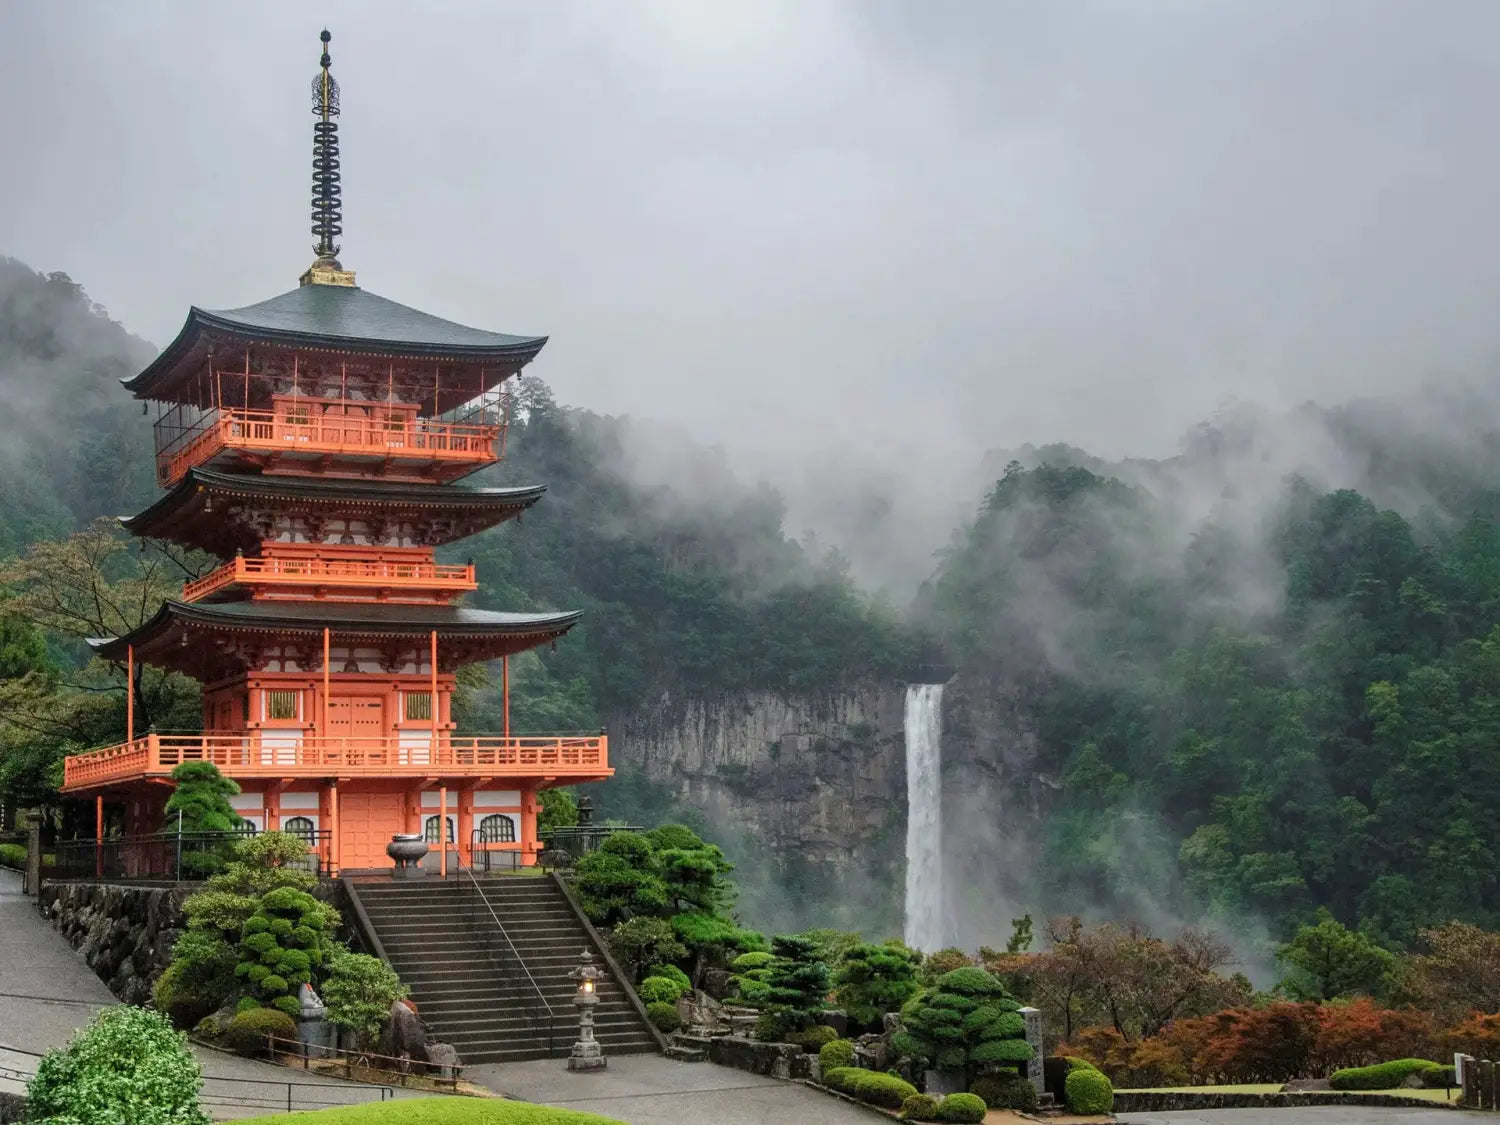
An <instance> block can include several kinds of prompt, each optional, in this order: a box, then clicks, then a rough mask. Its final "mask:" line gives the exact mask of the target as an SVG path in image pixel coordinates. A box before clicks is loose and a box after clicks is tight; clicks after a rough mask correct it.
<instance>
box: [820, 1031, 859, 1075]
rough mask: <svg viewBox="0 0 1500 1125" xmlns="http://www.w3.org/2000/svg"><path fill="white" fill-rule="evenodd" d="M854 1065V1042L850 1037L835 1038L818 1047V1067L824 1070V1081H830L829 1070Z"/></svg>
mask: <svg viewBox="0 0 1500 1125" xmlns="http://www.w3.org/2000/svg"><path fill="white" fill-rule="evenodd" d="M853 1065H854V1043H853V1042H852V1041H851V1040H848V1039H835V1040H833V1041H832V1042H831V1043H824V1044H823V1045H822V1046H821V1047H819V1048H818V1069H819V1070H821V1071H822V1072H823V1081H824V1082H825V1083H826V1082H827V1081H828V1072H829V1071H830V1070H837V1069H838V1068H839V1067H844V1066H853Z"/></svg>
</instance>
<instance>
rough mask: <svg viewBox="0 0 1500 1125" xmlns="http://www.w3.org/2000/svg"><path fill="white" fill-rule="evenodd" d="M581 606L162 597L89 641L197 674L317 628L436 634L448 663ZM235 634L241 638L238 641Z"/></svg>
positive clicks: (119, 656) (248, 658)
mask: <svg viewBox="0 0 1500 1125" xmlns="http://www.w3.org/2000/svg"><path fill="white" fill-rule="evenodd" d="M581 616H582V614H581V613H579V612H577V611H576V610H574V611H565V612H553V613H499V612H495V611H492V610H484V609H469V608H467V607H465V606H453V605H407V604H396V603H388V602H328V601H297V602H293V601H245V602H179V601H167V602H164V603H163V604H162V607H161V609H159V610H157V612H156V614H155V615H154V616H153V617H152V618H151V619H150V620H149V621H147V622H146V623H145V624H143V625H141V626H140V627H139V628H136V629H133V630H131V631H130V632H129V633H127V634H125V635H124V636H121V637H107V638H98V639H91V640H90V641H89V645H90V646H91V647H92V648H93V650H94V651H95V652H96V653H98V654H99V655H100V656H102V657H104V658H105V659H108V660H124V659H125V657H126V649H127V647H129V646H133V647H134V649H135V655H136V658H137V659H139V660H144V661H146V662H148V663H151V664H157V665H161V666H163V667H168V668H175V669H176V670H178V671H182V672H185V673H187V674H188V675H191V676H195V677H197V678H200V679H202V678H206V677H205V674H207V677H213V676H215V675H222V674H227V673H229V672H231V671H235V670H239V669H241V668H243V667H246V666H254V665H255V664H256V663H257V662H258V658H257V657H256V656H255V655H253V653H254V651H255V649H256V648H257V647H264V646H266V645H269V644H275V643H277V642H278V641H285V640H294V641H295V640H301V641H302V642H303V643H302V647H303V648H304V650H306V651H309V652H311V651H313V648H314V647H315V646H309V645H308V644H307V639H308V638H313V637H318V638H321V636H322V633H323V630H324V629H327V630H329V632H330V634H331V635H332V636H334V637H337V638H338V639H339V640H340V642H348V641H351V640H357V641H363V642H366V643H367V644H370V645H372V646H379V645H381V644H383V643H388V642H390V641H397V642H400V641H403V640H405V641H416V642H418V643H417V646H416V647H417V648H419V649H422V648H425V645H426V642H427V639H428V638H429V637H430V636H431V635H432V633H434V632H436V633H437V635H438V651H439V662H440V663H445V664H447V665H449V666H456V665H458V664H467V663H473V662H475V661H478V660H490V659H494V658H496V657H500V656H505V655H508V654H510V653H515V652H523V651H525V650H526V649H529V648H534V647H536V646H537V645H540V644H545V643H546V642H548V641H551V640H555V639H556V638H558V637H560V636H562V635H563V634H564V633H566V632H567V631H568V630H569V629H571V628H572V627H573V626H574V625H575V624H577V622H578V620H579V618H580V617H581ZM236 637H238V638H239V639H240V640H242V641H244V642H246V643H244V644H242V645H240V646H239V647H237V648H236V647H235V646H234V645H233V644H232V643H229V642H233V641H234V640H235V639H236Z"/></svg>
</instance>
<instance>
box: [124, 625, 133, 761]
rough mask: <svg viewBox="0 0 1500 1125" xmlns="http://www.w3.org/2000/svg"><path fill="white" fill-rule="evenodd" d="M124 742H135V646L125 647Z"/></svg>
mask: <svg viewBox="0 0 1500 1125" xmlns="http://www.w3.org/2000/svg"><path fill="white" fill-rule="evenodd" d="M125 741H126V742H134V741H135V645H126V646H125Z"/></svg>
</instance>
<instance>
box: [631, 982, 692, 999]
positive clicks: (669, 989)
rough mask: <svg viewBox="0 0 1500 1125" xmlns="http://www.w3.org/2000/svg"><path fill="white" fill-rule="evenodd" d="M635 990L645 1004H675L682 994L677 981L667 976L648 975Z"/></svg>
mask: <svg viewBox="0 0 1500 1125" xmlns="http://www.w3.org/2000/svg"><path fill="white" fill-rule="evenodd" d="M635 992H636V995H637V996H639V997H640V998H641V1003H643V1004H675V1003H677V998H678V997H679V996H681V995H682V989H681V988H679V987H678V986H677V982H676V981H674V980H668V979H667V978H666V977H647V978H646V979H645V980H643V981H641V983H640V984H639V985H637V986H636V990H635Z"/></svg>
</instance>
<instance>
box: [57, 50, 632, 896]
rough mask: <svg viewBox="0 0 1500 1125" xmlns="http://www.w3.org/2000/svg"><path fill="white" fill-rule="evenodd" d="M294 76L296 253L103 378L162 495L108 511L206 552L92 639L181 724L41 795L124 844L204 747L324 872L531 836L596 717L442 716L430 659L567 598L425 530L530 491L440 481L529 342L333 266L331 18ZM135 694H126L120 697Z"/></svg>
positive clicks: (500, 443)
mask: <svg viewBox="0 0 1500 1125" xmlns="http://www.w3.org/2000/svg"><path fill="white" fill-rule="evenodd" d="M322 39H323V54H322V58H321V60H320V69H319V72H318V75H317V77H316V78H315V79H314V81H313V112H314V113H315V114H316V115H317V121H316V124H315V125H314V174H313V233H314V234H315V235H317V237H318V243H317V247H316V249H317V258H316V260H315V261H314V262H313V264H312V265H311V266H310V267H309V268H308V269H307V271H306V272H305V273H304V274H303V275H302V277H301V283H300V285H299V286H298V287H297V288H296V289H293V290H292V291H290V292H288V293H283V294H282V295H280V296H279V297H273V298H271V299H270V300H268V301H262V302H260V303H259V304H254V305H248V306H246V307H244V308H239V309H231V310H228V311H220V312H208V311H205V310H202V309H198V308H193V309H192V310H191V311H190V313H189V314H188V318H187V323H186V324H185V325H184V326H183V328H182V330H181V332H179V333H178V335H177V338H176V339H175V340H173V341H172V343H171V344H170V345H168V346H167V348H166V349H165V350H164V351H163V352H162V353H161V355H160V356H158V357H157V358H156V360H155V361H154V362H152V363H151V365H150V366H148V367H147V368H146V369H145V370H144V371H142V372H141V373H140V374H139V375H137V376H135V377H134V378H132V379H129V380H126V381H125V386H126V388H127V389H128V390H130V391H131V392H132V393H133V394H134V395H135V396H136V397H137V398H140V399H144V400H148V401H150V402H154V403H156V404H157V405H158V417H157V421H156V426H155V432H156V469H157V479H158V482H159V483H160V484H161V485H162V486H163V487H164V488H165V489H166V492H165V494H164V495H163V496H162V497H161V498H160V499H158V500H157V501H156V503H154V504H152V505H151V506H150V507H149V508H147V509H146V510H145V511H143V512H141V513H140V514H138V515H136V516H133V517H130V518H128V519H126V520H124V525H125V527H126V528H127V529H128V530H129V531H131V532H132V533H134V534H136V535H141V536H151V537H157V538H162V539H167V540H171V541H173V542H176V543H180V544H182V545H184V546H188V547H194V548H200V549H202V550H204V551H208V552H210V553H212V554H214V555H217V556H218V557H219V558H220V559H221V560H222V565H221V566H219V567H218V568H217V569H214V570H213V571H211V572H210V573H209V574H207V575H206V576H204V577H202V578H200V579H198V580H196V581H193V582H189V583H188V584H187V585H186V586H185V587H184V589H183V591H182V596H181V598H180V599H176V600H171V601H168V602H166V603H165V604H164V605H163V606H162V607H161V610H160V612H158V613H157V614H156V615H155V616H154V617H153V618H152V619H151V620H149V621H147V622H146V623H145V624H143V625H142V626H141V627H140V628H138V629H135V630H133V631H132V632H130V633H128V634H127V635H125V636H121V637H115V638H108V639H101V640H99V641H96V642H93V643H94V647H95V648H96V650H97V651H98V653H99V654H100V655H101V656H104V657H105V658H108V659H111V660H115V661H118V662H120V663H121V664H124V665H125V666H126V667H127V670H128V674H132V682H133V669H134V666H135V665H136V663H137V662H146V663H150V664H153V665H157V666H160V667H164V668H169V669H174V670H176V671H179V672H183V673H186V674H187V675H190V676H193V677H195V678H197V679H199V680H201V681H202V683H203V732H202V733H201V734H192V735H175V734H165V733H157V732H154V731H152V732H146V733H142V732H139V731H137V730H135V729H134V711H133V704H132V708H131V712H130V718H129V719H128V720H127V724H128V726H129V728H130V729H129V730H128V731H127V739H126V741H125V742H124V743H122V744H120V745H118V746H111V747H108V748H105V749H101V750H94V751H91V752H88V753H83V754H77V755H74V756H71V757H69V758H68V759H67V761H66V764H65V775H64V783H63V791H64V792H65V793H67V794H68V795H70V796H74V797H85V796H93V797H95V799H96V802H97V807H98V814H99V823H100V825H101V826H102V824H103V820H104V816H103V811H104V806H105V803H106V802H110V803H112V804H117V805H120V806H123V817H122V820H123V826H124V832H125V834H126V835H127V836H133V835H139V834H144V833H149V832H154V831H158V830H161V829H163V828H165V827H168V826H167V825H165V824H164V805H165V802H166V799H167V796H168V795H169V794H170V791H171V783H170V781H168V780H167V779H168V776H169V775H170V773H171V772H172V770H173V769H174V768H175V767H176V766H177V765H178V764H180V763H182V762H192V761H207V762H212V763H214V764H215V765H216V766H218V767H219V769H220V770H222V771H223V773H225V774H226V775H227V776H229V777H232V778H234V779H235V780H236V781H237V782H238V783H239V785H240V786H241V789H242V792H241V794H240V795H239V796H238V797H236V798H234V804H235V807H236V809H237V811H238V812H239V813H240V815H241V816H242V817H244V818H245V819H246V820H247V821H248V822H249V823H250V824H252V825H254V826H256V827H257V828H262V829H264V828H279V829H282V830H286V831H292V832H297V833H301V834H303V835H304V836H306V838H308V839H309V840H310V841H312V842H314V843H315V845H316V847H317V848H318V850H319V852H320V853H321V859H322V861H323V863H324V864H325V865H326V867H327V868H328V869H330V870H334V871H345V872H349V871H362V870H380V869H389V868H390V866H391V860H390V859H389V858H388V857H387V855H386V845H387V843H388V842H389V841H390V840H391V837H392V836H393V835H395V834H398V833H423V834H425V836H426V838H427V839H428V840H429V841H430V842H432V843H433V844H434V845H435V846H434V851H435V853H437V854H438V855H439V856H440V857H441V863H442V864H444V865H446V862H447V858H448V851H447V849H446V848H439V847H437V846H436V845H437V844H438V843H439V841H442V840H444V839H446V841H447V843H448V845H449V846H450V847H453V848H456V850H457V851H458V853H459V855H460V856H462V857H463V858H465V859H470V858H472V857H471V855H470V852H471V849H475V848H479V849H483V850H485V851H500V852H507V851H508V852H514V853H517V854H516V855H515V856H514V857H511V858H513V859H514V860H515V861H516V862H519V863H522V864H530V863H533V862H534V861H535V858H536V852H537V833H536V817H537V809H538V793H539V792H540V791H541V790H543V789H546V788H548V787H551V786H557V785H570V784H574V783H577V782H580V781H592V780H599V779H602V778H605V777H608V776H609V775H610V774H611V773H612V772H613V771H611V770H610V769H609V768H608V759H607V746H606V740H605V738H604V736H603V735H602V734H600V735H579V736H563V737H557V736H548V737H525V736H520V737H518V736H513V735H512V734H511V732H510V729H509V725H510V719H509V715H510V707H509V691H508V684H509V679H508V675H507V677H506V680H505V683H506V689H505V695H506V698H505V704H504V714H505V720H504V723H505V729H504V730H503V731H502V732H500V733H499V734H497V735H461V734H459V733H457V732H456V731H455V730H454V724H453V722H452V718H451V701H452V695H453V688H454V673H455V671H456V670H457V669H458V668H459V667H461V666H463V665H465V664H470V663H474V662H478V661H488V660H495V659H501V660H505V659H506V658H508V657H509V656H510V655H512V654H515V653H518V652H522V651H524V650H526V649H530V648H534V647H536V646H538V645H541V644H545V643H547V642H549V641H553V640H555V639H556V638H558V637H560V636H562V635H563V634H564V633H566V632H567V631H568V630H569V629H570V628H571V627H572V626H573V625H574V623H575V622H576V621H577V619H578V614H576V613H496V612H488V611H482V610H477V609H469V608H465V607H464V606H462V605H460V604H459V601H460V599H461V598H462V596H463V595H464V594H465V593H466V592H468V591H471V590H474V589H475V588H476V583H475V578H474V568H473V566H472V565H446V564H442V563H439V562H437V561H436V560H435V557H434V548H437V547H441V546H443V545H445V544H448V543H452V542H454V541H455V540H458V539H461V538H463V537H465V536H468V535H472V534H474V533H475V532H478V531H481V530H483V529H485V528H487V527H492V526H494V525H496V524H499V523H501V522H503V521H505V520H507V519H509V518H511V517H512V516H517V515H519V514H520V513H521V512H523V511H524V510H525V509H526V508H528V507H530V506H531V505H533V504H535V503H536V502H537V501H538V500H539V499H540V498H541V495H542V492H543V489H542V488H541V487H524V488H475V487H468V486H465V485H462V484H455V483H453V482H454V481H456V480H458V479H459V478H462V477H464V476H466V475H468V474H470V473H473V472H475V471H476V470H479V469H482V468H484V467H485V466H487V465H492V464H494V463H496V462H497V461H498V460H499V459H500V458H501V457H502V456H503V454H504V448H505V431H506V422H507V417H506V411H505V402H506V398H505V396H504V394H503V392H502V388H503V386H504V384H505V381H506V380H507V379H510V378H511V377H512V376H514V375H516V374H517V373H518V372H519V371H520V370H521V368H523V367H524V366H525V365H526V364H527V363H529V362H530V361H531V360H532V359H534V358H535V357H536V355H537V353H538V352H539V351H541V348H542V345H543V344H545V343H546V338H545V337H541V336H511V335H505V334H502V333H498V332H487V331H481V330H479V329H475V328H468V327H465V326H463V325H461V324H455V323H453V322H452V321H448V320H443V319H441V318H439V317H435V316H430V315H428V314H426V313H423V312H418V311H417V310H415V309H412V308H408V307H406V306H405V305H400V304H397V303H396V302H394V301H390V300H386V299H385V298H383V297H378V296H376V295H375V294H373V293H370V292H368V291H366V290H364V289H361V288H359V287H358V286H357V285H356V284H355V278H354V273H353V272H352V271H349V270H345V269H344V268H343V266H342V265H341V264H340V262H339V260H338V253H339V247H338V245H337V244H336V241H335V240H336V239H337V238H338V236H339V235H340V233H341V226H340V221H341V211H340V191H341V185H340V183H339V172H338V125H337V122H336V121H335V120H334V119H335V118H336V117H337V116H338V112H339V91H338V85H337V83H335V82H334V80H333V77H332V74H331V73H330V58H329V54H328V41H329V35H328V33H327V32H326V31H325V32H323V35H322ZM132 699H133V696H132Z"/></svg>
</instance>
